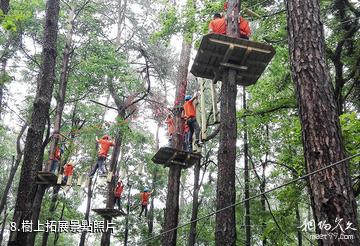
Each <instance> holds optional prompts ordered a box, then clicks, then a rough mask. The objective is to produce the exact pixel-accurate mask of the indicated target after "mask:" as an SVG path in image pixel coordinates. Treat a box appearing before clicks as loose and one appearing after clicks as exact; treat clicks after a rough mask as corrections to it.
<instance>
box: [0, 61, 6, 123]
mask: <svg viewBox="0 0 360 246" xmlns="http://www.w3.org/2000/svg"><path fill="white" fill-rule="evenodd" d="M6 64H7V59H6V58H3V59H1V69H0V120H1V114H2V111H3V100H4V88H5V81H6Z"/></svg>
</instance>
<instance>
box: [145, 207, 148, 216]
mask: <svg viewBox="0 0 360 246" xmlns="http://www.w3.org/2000/svg"><path fill="white" fill-rule="evenodd" d="M147 211H148V210H147V204H146V205H145V217H147Z"/></svg>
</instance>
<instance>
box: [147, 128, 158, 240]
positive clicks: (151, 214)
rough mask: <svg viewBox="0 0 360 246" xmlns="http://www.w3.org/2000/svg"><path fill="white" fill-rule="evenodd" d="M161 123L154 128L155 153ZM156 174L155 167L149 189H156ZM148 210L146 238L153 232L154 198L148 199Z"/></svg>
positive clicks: (156, 169)
mask: <svg viewBox="0 0 360 246" xmlns="http://www.w3.org/2000/svg"><path fill="white" fill-rule="evenodd" d="M160 126H161V123H158V124H157V127H156V136H155V152H157V151H158V150H159V145H160V143H159V130H160ZM157 172H158V168H157V166H155V168H154V170H153V172H152V185H151V189H152V190H155V189H156V180H157ZM150 198H151V201H150V210H149V221H148V236H149V237H151V236H152V234H153V232H154V197H150ZM149 245H153V244H152V243H151V242H149Z"/></svg>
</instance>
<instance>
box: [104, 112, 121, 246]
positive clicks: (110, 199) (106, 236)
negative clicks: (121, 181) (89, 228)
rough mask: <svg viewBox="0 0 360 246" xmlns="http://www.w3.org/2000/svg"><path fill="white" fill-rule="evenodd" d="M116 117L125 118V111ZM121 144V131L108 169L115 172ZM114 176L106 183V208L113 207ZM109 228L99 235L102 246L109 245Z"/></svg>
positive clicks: (108, 219) (105, 220)
mask: <svg viewBox="0 0 360 246" xmlns="http://www.w3.org/2000/svg"><path fill="white" fill-rule="evenodd" d="M118 118H120V119H124V118H125V111H122V112H120V114H119V115H118ZM121 144H122V133H121V132H118V134H117V136H116V139H115V145H114V148H113V152H112V156H111V161H110V168H109V171H110V172H113V173H115V172H116V169H117V163H118V160H119V154H120V148H121ZM115 177H116V176H113V178H112V180H111V182H109V183H108V184H107V198H106V208H114V203H115V197H114V189H115V187H116V184H117V180H115ZM111 221H112V218H111V217H110V218H105V219H104V223H105V224H107V223H110V222H111ZM111 233H112V231H111V230H106V231H105V232H103V233H102V236H101V245H102V246H108V245H110V239H111Z"/></svg>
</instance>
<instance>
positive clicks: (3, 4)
mask: <svg viewBox="0 0 360 246" xmlns="http://www.w3.org/2000/svg"><path fill="white" fill-rule="evenodd" d="M9 3H10V0H1V1H0V9H1V10H2V11H3V13H4V14H6V15H7V14H8V12H9V10H10V4H9Z"/></svg>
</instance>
